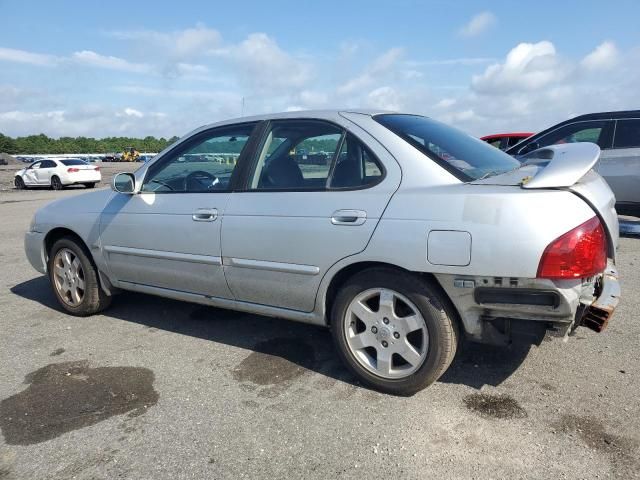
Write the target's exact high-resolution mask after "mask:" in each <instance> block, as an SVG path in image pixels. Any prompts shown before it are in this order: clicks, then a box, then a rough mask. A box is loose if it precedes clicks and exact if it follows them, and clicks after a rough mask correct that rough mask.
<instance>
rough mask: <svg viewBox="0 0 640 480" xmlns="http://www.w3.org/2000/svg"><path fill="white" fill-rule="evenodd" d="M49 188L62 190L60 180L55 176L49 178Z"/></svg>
mask: <svg viewBox="0 0 640 480" xmlns="http://www.w3.org/2000/svg"><path fill="white" fill-rule="evenodd" d="M51 188H53V189H54V190H62V182H61V181H60V178H58V177H56V176H55V175H54V176H53V177H51Z"/></svg>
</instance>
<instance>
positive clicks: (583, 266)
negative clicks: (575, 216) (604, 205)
mask: <svg viewBox="0 0 640 480" xmlns="http://www.w3.org/2000/svg"><path fill="white" fill-rule="evenodd" d="M606 266H607V237H606V235H605V232H604V228H603V227H602V224H601V223H600V219H598V217H593V218H592V219H591V220H587V221H586V222H584V223H583V224H582V225H578V226H577V227H576V228H574V229H573V230H570V231H568V232H567V233H565V234H564V235H562V236H561V237H558V238H556V239H555V240H554V241H553V242H551V243H550V244H549V246H548V247H547V248H546V249H545V250H544V253H543V254H542V258H541V259H540V265H539V266H538V278H551V279H558V278H585V277H592V276H593V275H596V274H598V273H600V272H602V271H604V269H605V268H606Z"/></svg>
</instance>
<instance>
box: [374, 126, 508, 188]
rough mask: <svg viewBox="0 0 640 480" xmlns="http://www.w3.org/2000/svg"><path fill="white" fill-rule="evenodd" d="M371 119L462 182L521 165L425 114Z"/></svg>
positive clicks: (499, 151) (487, 145)
mask: <svg viewBox="0 0 640 480" xmlns="http://www.w3.org/2000/svg"><path fill="white" fill-rule="evenodd" d="M374 119H375V120H376V121H378V122H379V123H380V124H382V125H383V126H385V127H386V128H388V129H389V130H391V131H392V132H393V133H395V134H396V135H398V136H399V137H400V138H402V139H403V140H405V141H406V142H408V143H410V144H411V145H413V146H414V147H415V148H416V149H418V150H419V151H420V152H422V153H423V154H425V155H426V156H427V157H429V158H430V159H432V160H434V161H435V162H437V163H438V164H439V165H441V166H442V167H443V168H445V169H446V170H448V171H449V172H451V173H452V174H453V175H455V176H456V177H458V178H459V179H460V180H463V181H470V180H477V179H480V178H486V177H489V176H493V175H497V174H500V173H504V172H507V171H509V170H513V169H515V168H518V167H519V166H520V162H518V161H517V160H515V159H514V158H513V157H511V156H509V155H507V154H506V153H504V152H503V151H501V150H499V149H497V148H494V147H492V146H491V145H489V144H488V143H486V142H483V141H482V140H480V139H478V138H474V137H472V136H470V135H467V134H466V133H464V132H462V131H460V130H458V129H455V128H453V127H449V126H448V125H445V124H444V123H440V122H437V121H435V120H432V119H430V118H427V117H421V116H419V115H402V114H383V115H376V116H375V117H374Z"/></svg>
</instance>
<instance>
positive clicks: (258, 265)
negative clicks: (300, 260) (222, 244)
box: [224, 257, 320, 275]
mask: <svg viewBox="0 0 640 480" xmlns="http://www.w3.org/2000/svg"><path fill="white" fill-rule="evenodd" d="M224 264H225V265H229V266H231V267H238V268H253V269H255V270H269V271H272V272H282V273H297V274H299V275H318V274H319V273H320V268H319V267H316V266H314V265H299V264H297V263H281V262H269V261H267V260H251V259H248V258H232V257H224Z"/></svg>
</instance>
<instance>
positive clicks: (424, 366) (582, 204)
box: [25, 111, 619, 394]
mask: <svg viewBox="0 0 640 480" xmlns="http://www.w3.org/2000/svg"><path fill="white" fill-rule="evenodd" d="M599 153H600V152H599V149H598V147H597V146H596V145H594V144H591V143H579V144H574V145H564V146H552V147H548V148H544V149H541V150H538V151H536V152H533V153H531V154H530V155H529V158H528V159H527V161H526V162H525V164H524V165H521V164H520V162H518V161H516V160H514V159H513V158H511V157H510V156H508V155H506V154H504V153H503V152H501V151H499V150H497V149H495V148H493V147H491V146H489V145H487V144H485V143H484V142H482V141H480V140H477V139H475V138H472V137H470V136H468V135H466V134H464V133H462V132H460V131H458V130H456V129H454V128H451V127H448V126H446V125H443V124H441V123H439V122H436V121H434V120H431V119H429V118H426V117H422V116H417V115H406V114H395V113H385V112H369V111H322V112H292V113H285V114H276V115H265V116H259V117H251V118H242V119H237V120H232V121H227V122H221V123H217V124H213V125H208V126H205V127H202V128H200V129H198V130H196V131H194V132H192V133H190V134H188V135H186V136H185V137H184V138H182V139H181V140H179V141H178V142H176V143H175V144H174V145H172V146H170V147H169V148H167V149H166V150H165V151H163V152H161V153H160V154H159V155H157V156H156V157H155V158H154V159H153V160H152V161H150V162H148V163H146V164H144V165H143V166H142V167H141V168H140V169H139V170H138V171H137V172H136V173H135V174H129V173H121V174H118V175H117V176H116V177H114V180H113V182H112V190H113V191H109V190H101V191H96V192H92V193H88V194H84V195H82V196H76V197H73V198H67V199H62V200H58V201H57V202H54V203H51V204H49V205H47V206H45V207H44V208H43V209H41V210H39V211H38V212H37V213H36V214H35V217H34V219H33V221H32V224H31V227H30V228H29V231H28V232H27V234H26V237H25V248H26V253H27V256H28V258H29V260H30V262H31V264H32V265H33V266H34V267H35V268H36V269H37V270H38V271H40V272H42V273H44V274H47V275H48V276H49V278H50V280H51V284H52V287H53V290H54V292H55V294H56V296H57V298H58V300H59V302H60V305H61V306H62V308H63V309H65V310H66V311H67V312H69V313H70V314H73V315H91V314H95V313H97V312H100V311H102V310H104V309H105V308H107V307H108V305H109V304H110V302H111V300H112V298H114V297H115V296H116V294H117V293H118V291H120V290H130V291H136V292H143V293H147V294H153V295H160V296H163V297H169V298H173V299H177V300H183V301H189V302H195V303H200V304H205V305H214V306H217V307H223V308H230V309H236V310H242V311H246V312H252V313H257V314H261V315H270V316H278V317H283V318H287V319H291V320H296V321H301V322H308V323H312V324H317V325H323V326H327V327H330V328H331V331H332V334H333V337H334V339H335V344H336V346H337V351H338V353H339V355H340V356H341V358H342V359H343V360H344V363H345V364H346V366H347V367H348V368H350V369H351V370H352V372H353V373H354V374H355V375H357V377H358V378H359V379H360V380H361V381H362V382H363V383H364V384H366V385H368V386H370V387H373V388H377V389H379V390H382V391H385V392H389V393H395V394H412V393H414V392H416V391H418V390H420V389H422V388H424V387H426V386H428V385H429V384H431V383H433V382H434V381H436V380H437V379H438V378H439V377H440V376H441V375H442V374H443V373H444V372H445V370H446V369H447V368H448V367H449V365H450V363H451V361H452V360H453V358H454V355H455V353H456V348H457V346H458V344H459V342H460V341H461V339H462V338H463V337H466V338H467V339H469V340H472V341H478V342H485V343H493V344H499V345H507V344H509V343H511V342H513V341H521V340H522V339H525V340H526V341H539V340H540V338H541V336H542V335H545V334H546V333H548V332H547V331H548V330H550V331H552V332H553V333H555V334H557V335H561V336H562V335H567V334H569V333H570V332H571V331H573V330H574V329H575V328H577V327H578V326H580V325H585V326H587V327H589V328H592V329H594V330H597V331H600V330H602V329H604V328H605V326H606V324H607V322H608V321H609V318H610V316H611V314H612V313H613V310H614V309H615V307H616V305H617V302H618V296H619V286H618V279H617V273H616V269H615V249H616V245H617V241H618V238H617V232H618V224H617V216H616V212H615V210H614V197H613V195H612V193H611V190H610V189H609V188H608V186H607V185H606V183H605V182H604V181H603V180H602V178H601V177H600V176H599V175H598V174H596V173H594V172H593V171H592V167H593V165H594V164H595V162H596V161H597V159H598V156H599ZM556 160H561V161H556Z"/></svg>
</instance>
